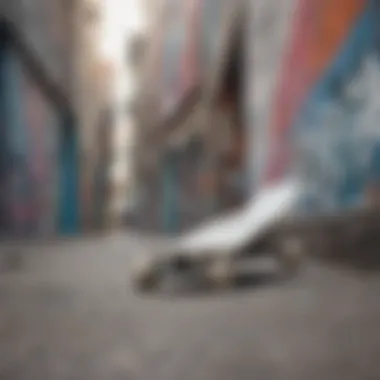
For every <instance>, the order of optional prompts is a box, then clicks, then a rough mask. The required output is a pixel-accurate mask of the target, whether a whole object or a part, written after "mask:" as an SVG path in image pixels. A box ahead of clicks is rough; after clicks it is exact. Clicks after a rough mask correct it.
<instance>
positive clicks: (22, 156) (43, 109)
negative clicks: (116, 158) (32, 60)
mask: <svg viewBox="0 0 380 380" xmlns="http://www.w3.org/2000/svg"><path fill="white" fill-rule="evenodd" d="M2 47H3V49H2V50H1V56H0V58H1V62H0V63H1V64H0V68H1V71H0V79H1V80H0V84H1V88H0V90H1V91H0V94H1V97H0V100H1V104H0V110H1V125H0V128H1V137H2V139H1V145H2V148H3V149H2V150H1V157H0V159H1V160H0V163H1V164H2V165H0V169H1V172H0V181H1V194H0V197H1V199H0V204H1V206H2V220H1V228H2V231H0V232H1V233H6V234H12V235H22V236H24V235H26V234H28V235H42V236H46V235H49V234H56V233H61V234H67V233H74V232H77V231H78V219H79V218H78V159H77V149H78V147H77V141H76V133H75V128H74V123H73V121H72V120H70V119H69V118H66V119H65V118H64V115H63V114H62V112H60V110H59V109H58V108H57V107H56V106H55V105H54V103H53V102H51V101H50V99H49V98H48V97H47V96H46V95H45V94H44V91H43V89H42V87H41V86H39V85H38V82H37V81H36V80H34V78H33V77H32V76H31V75H30V72H29V71H28V68H27V67H26V66H25V65H24V63H23V61H22V60H21V59H20V56H19V55H18V53H17V51H16V50H14V48H13V46H12V44H11V41H9V40H7V41H5V42H4V44H3V46H2Z"/></svg>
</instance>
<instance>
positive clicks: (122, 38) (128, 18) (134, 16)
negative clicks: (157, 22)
mask: <svg viewBox="0 0 380 380" xmlns="http://www.w3.org/2000/svg"><path fill="white" fill-rule="evenodd" d="M153 1H154V0H153ZM139 4H141V2H140V1H139V0H103V9H104V14H103V31H102V36H103V38H102V52H103V54H104V55H105V56H106V57H109V58H111V59H113V60H120V59H124V57H125V54H124V52H125V46H126V40H127V39H128V37H129V36H131V35H132V34H133V33H135V32H136V31H140V30H142V29H144V27H145V25H144V20H143V15H142V12H141V8H140V6H139Z"/></svg>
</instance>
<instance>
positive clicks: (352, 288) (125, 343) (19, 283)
mask: <svg viewBox="0 0 380 380" xmlns="http://www.w3.org/2000/svg"><path fill="white" fill-rule="evenodd" d="M147 244H149V241H148V240H147V239H142V238H139V237H130V236H129V237H127V236H120V235H118V236H114V237H108V238H102V239H100V238H99V239H92V240H87V241H77V242H67V243H62V244H60V245H57V246H55V247H54V246H53V247H49V246H45V247H40V248H38V247H29V248H28V249H24V251H23V253H22V255H23V259H22V261H21V263H18V265H13V266H10V267H9V268H6V269H5V270H3V272H2V273H1V274H0V379H1V380H7V379H17V380H18V379H23V380H34V379H36V380H41V379H44V380H45V379H46V380H48V379H52V380H58V379H64V380H71V379H73V380H74V379H78V380H79V379H89V380H98V379H99V380H100V379H102V380H103V379H104V380H113V379H144V380H187V379H188V380H194V379H197V380H245V379H247V380H252V379H257V380H265V379H269V380H271V379H289V380H304V379H308V380H313V379H315V380H321V379H324V380H330V379H331V380H339V379H344V380H351V379H352V380H354V379H355V380H356V379H379V378H380V366H379V353H380V329H379V321H380V301H379V292H380V277H379V276H378V275H377V274H376V273H374V274H371V275H369V274H357V273H355V272H350V271H349V270H343V269H332V268H326V267H323V266H321V265H318V264H311V265H309V266H308V267H307V268H306V269H305V271H304V272H303V273H302V274H300V276H299V277H298V278H297V279H294V280H291V281H289V282H287V283H282V284H275V283H266V284H262V285H261V286H259V284H257V286H251V287H250V288H246V289H241V290H239V291H233V292H230V293H226V294H218V295H211V294H203V295H193V296H187V297H185V296H182V297H180V296H177V297H147V296H145V297H140V296H137V295H136V294H133V292H132V290H131V288H130V287H129V285H128V278H127V268H128V261H129V258H130V257H131V256H132V255H136V254H138V252H139V250H140V249H141V247H142V246H144V245H147Z"/></svg>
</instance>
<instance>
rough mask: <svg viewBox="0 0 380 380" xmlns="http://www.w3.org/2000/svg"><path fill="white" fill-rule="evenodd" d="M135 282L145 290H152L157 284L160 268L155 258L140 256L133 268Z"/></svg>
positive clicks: (140, 288)
mask: <svg viewBox="0 0 380 380" xmlns="http://www.w3.org/2000/svg"><path fill="white" fill-rule="evenodd" d="M133 282H134V285H135V286H136V287H137V288H138V289H139V290H143V291H147V290H152V289H154V288H155V287H156V286H157V284H158V282H159V270H158V266H157V265H156V263H155V262H154V260H153V259H148V258H146V257H144V258H139V260H138V261H137V262H136V264H135V266H134V268H133Z"/></svg>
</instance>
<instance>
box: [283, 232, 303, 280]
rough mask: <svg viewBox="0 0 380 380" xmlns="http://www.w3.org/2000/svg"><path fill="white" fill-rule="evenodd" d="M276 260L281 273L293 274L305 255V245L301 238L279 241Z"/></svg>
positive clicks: (288, 238)
mask: <svg viewBox="0 0 380 380" xmlns="http://www.w3.org/2000/svg"><path fill="white" fill-rule="evenodd" d="M278 250H279V252H278V259H279V262H280V265H281V269H282V271H284V272H285V273H287V274H295V273H296V272H297V271H298V269H299V267H300V265H301V261H302V259H303V257H304V255H305V244H304V242H303V240H302V239H301V238H298V237H287V238H284V239H282V240H281V242H280V246H279V248H278Z"/></svg>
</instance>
